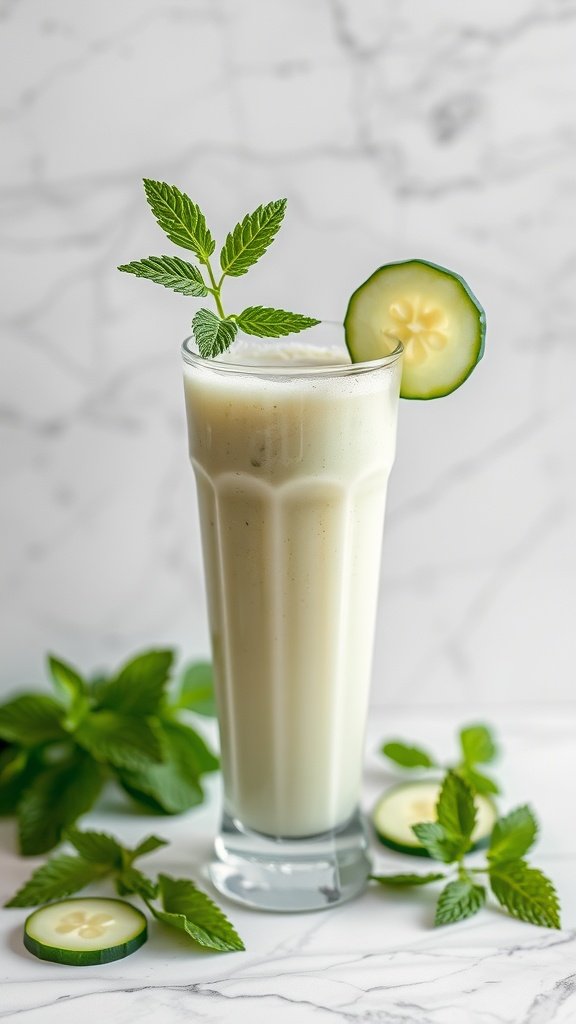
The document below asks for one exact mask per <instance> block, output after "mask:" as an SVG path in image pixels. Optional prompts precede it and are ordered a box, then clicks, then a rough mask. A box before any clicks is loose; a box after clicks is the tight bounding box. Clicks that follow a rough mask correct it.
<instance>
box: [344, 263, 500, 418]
mask: <svg viewBox="0 0 576 1024" xmlns="http://www.w3.org/2000/svg"><path fill="white" fill-rule="evenodd" d="M344 327H345V331H346V344H347V346H348V350H349V352H350V356H351V359H352V362H353V363H363V362H367V361H368V360H370V359H381V358H382V356H386V355H390V353H391V351H392V349H393V348H394V347H395V345H396V343H397V341H398V340H400V341H401V342H402V344H403V345H404V360H403V365H402V383H401V387H400V395H401V396H402V398H417V399H428V398H441V397H442V396H443V395H449V394H450V392H451V391H455V390H456V388H459V387H460V385H461V384H463V383H464V381H465V380H466V378H467V377H469V376H470V374H471V373H472V370H473V369H474V367H475V366H476V364H477V363H478V362H479V360H480V359H481V358H482V356H483V354H484V339H485V335H486V316H485V313H484V310H483V309H482V306H481V305H480V303H479V302H478V300H477V299H476V297H475V296H474V295H473V293H472V292H471V290H470V288H469V287H468V285H467V284H466V281H464V279H463V278H462V277H460V276H459V275H458V274H455V273H453V272H452V271H451V270H446V268H445V267H439V266H437V265H436V264H435V263H428V262H427V261H426V260H406V261H405V262H403V263H388V264H386V265H385V266H383V267H380V268H379V270H377V271H376V272H375V273H374V274H372V276H371V277H369V278H368V280H367V281H365V282H364V284H362V285H361V286H360V288H358V289H357V290H356V291H355V292H354V294H353V295H352V298H351V299H350V302H349V303H348V309H347V311H346V317H345V319H344Z"/></svg>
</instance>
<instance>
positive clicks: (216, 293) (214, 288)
mask: <svg viewBox="0 0 576 1024" xmlns="http://www.w3.org/2000/svg"><path fill="white" fill-rule="evenodd" d="M206 269H207V271H208V274H209V277H210V282H211V284H212V288H211V289H210V291H211V292H212V295H213V296H214V301H215V303H216V309H217V310H218V313H219V315H220V317H221V318H222V320H225V319H226V314H225V313H224V307H223V305H222V300H221V298H220V288H221V287H222V281H223V280H224V274H222V277H221V278H220V283H217V281H216V278H215V277H214V271H213V270H212V267H211V265H210V260H206Z"/></svg>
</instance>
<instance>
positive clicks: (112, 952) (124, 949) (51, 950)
mask: <svg viewBox="0 0 576 1024" xmlns="http://www.w3.org/2000/svg"><path fill="white" fill-rule="evenodd" d="M87 899H89V900H90V902H91V903H97V902H98V900H99V899H102V901H103V902H106V903H109V902H118V903H121V902H126V901H122V900H117V901H114V900H113V899H112V900H110V899H108V898H107V897H99V896H89V897H87ZM77 900H78V897H76V896H75V897H71V898H70V899H64V900H54V903H60V904H64V903H76V902H77ZM51 905H52V904H50V903H47V904H46V906H51ZM128 905H129V906H130V907H131V908H132V910H133V911H134V913H135V914H137V915H138V916H139V917H140V919H141V921H142V924H143V926H144V927H143V928H142V931H140V932H138V934H137V935H135V936H134V938H132V939H128V940H127V941H126V942H119V943H118V945H117V946H108V947H107V948H105V949H86V950H84V951H82V950H77V949H61V948H60V946H49V945H48V944H47V943H45V942H40V941H39V940H38V939H34V938H33V937H32V936H31V935H29V934H28V923H29V922H30V921H31V920H32V918H33V917H36V914H38V913H40V911H41V910H43V907H38V908H37V909H36V910H34V911H32V913H31V914H29V915H28V917H27V918H26V920H25V922H24V946H25V947H26V949H27V950H28V952H29V953H32V955H33V956H35V957H37V958H38V959H39V960H46V961H48V962H49V963H54V964H65V965H66V966H68V967H97V966H98V965H99V964H109V963H112V962H113V961H114V960H122V959H123V958H124V957H126V956H130V954H131V953H135V952H136V950H137V949H140V946H143V945H144V943H145V942H146V940H147V939H148V922H147V920H146V918H145V916H144V914H143V913H142V911H141V910H138V909H137V907H134V906H132V904H131V903H130V904H128Z"/></svg>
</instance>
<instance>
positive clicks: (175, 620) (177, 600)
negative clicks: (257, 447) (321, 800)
mask: <svg viewBox="0 0 576 1024" xmlns="http://www.w3.org/2000/svg"><path fill="white" fill-rule="evenodd" d="M575 52H576V3H574V0H540V2H528V0H508V2H507V3H501V2H496V0H487V2H485V3H483V4H481V5H478V4H462V3H456V0H436V2H435V3H426V2H424V0H414V2H407V3H395V2H393V0H362V2H353V0H315V2H313V3H310V2H309V0H291V2H290V3H288V2H286V0H243V2H242V3H241V4H240V3H234V2H233V0H171V2H164V3H163V2H160V0H150V2H147V3H144V4H143V3H142V2H141V0H121V2H118V0H99V3H98V4H79V3H73V2H72V0H47V2H41V0H20V2H9V0H4V2H3V3H1V4H0V75H1V78H2V88H1V92H0V139H1V142H0V148H1V152H2V159H1V161H0V275H1V278H0V279H1V280H2V301H1V303H0V330H1V342H2V352H3V355H2V374H1V376H0V389H1V396H0V431H1V437H2V455H1V471H2V481H3V487H2V496H1V499H0V527H1V534H2V552H3V558H2V563H3V568H2V574H1V579H0V588H1V594H2V634H3V638H2V649H3V671H2V685H3V686H4V687H5V688H8V687H9V686H10V685H11V684H14V685H18V684H23V683H25V682H26V683H28V682H29V681H30V680H34V679H37V678H39V677H40V675H41V661H42V656H43V652H44V651H45V650H46V649H47V648H54V649H56V650H58V651H60V652H62V653H63V654H64V655H67V656H69V657H70V658H75V659H77V660H78V661H79V662H80V663H81V664H83V665H85V666H86V667H89V666H91V665H95V664H98V663H102V662H104V663H106V662H108V663H110V662H112V661H114V659H119V658H121V657H123V656H124V655H125V654H126V653H128V651H130V650H131V649H133V648H136V647H138V646H139V645H144V644H146V643H149V642H166V641H169V642H174V643H177V644H180V645H181V646H182V647H183V648H184V649H185V650H186V651H192V652H206V650H207V646H208V641H207V626H206V619H205V612H204V601H203V594H202V578H201V565H200V554H199V543H198V524H197V518H196V512H195V504H194V502H195V499H194V488H193V483H192V477H191V473H190V471H189V468H188V464H187V458H186V450H185V439H184V424H183V403H182V396H181V383H180V369H179V356H178V345H179V340H180V339H181V337H182V336H183V335H184V334H185V333H186V332H187V329H188V325H189V321H190V318H191V315H192V312H193V309H194V308H195V304H194V302H193V300H188V299H184V298H182V297H180V296H174V295H170V294H169V293H167V292H164V291H162V290H161V289H157V288H155V287H153V286H152V285H148V284H146V283H144V282H139V281H136V280H132V279H128V278H126V277H124V276H121V275H119V274H118V273H117V271H116V270H115V267H116V265H117V264H118V263H120V262H124V261H126V260H128V259H131V258H137V257H140V256H144V255H147V254H149V253H155V252H161V251H163V250H165V248H166V246H165V244H164V241H163V237H162V235H161V233H160V232H159V230H158V228H157V227H156V225H155V224H154V222H153V219H152V218H151V217H150V215H149V213H148V211H147V208H146V205H145V202H144V200H143V196H142V194H141V190H140V185H139V179H140V178H141V177H142V175H144V174H146V175H149V176H152V177H163V178H168V179H170V180H174V181H176V182H178V183H179V184H180V185H181V186H182V187H184V188H186V189H187V190H188V191H190V192H191V193H192V194H193V195H194V197H195V198H196V199H197V200H198V201H199V202H200V203H201V204H202V205H203V206H204V207H205V208H206V210H207V211H208V213H209V218H210V221H211V223H213V225H214V228H215V230H216V231H217V232H218V233H219V234H220V236H221V235H222V234H223V232H225V231H226V230H228V228H229V227H230V226H231V225H232V224H233V223H234V221H235V220H236V219H237V217H238V216H239V215H242V214H243V213H244V212H245V210H246V209H247V208H250V207H253V206H254V205H256V204H257V203H258V202H260V201H262V200H266V199H269V198H273V197H275V196H279V195H286V196H288V199H289V216H288V219H287V224H286V227H285V229H284V231H283V233H282V235H281V236H280V239H279V240H278V242H277V243H276V244H275V251H274V253H271V254H270V255H269V256H268V257H267V258H266V259H264V260H263V261H262V263H261V265H260V267H259V269H258V270H255V271H254V272H253V273H252V274H251V275H249V277H248V278H247V279H242V280H239V281H238V282H236V283H235V284H233V285H231V290H232V288H234V290H235V294H236V296H237V297H238V300H239V301H241V299H242V298H243V297H249V298H250V300H253V299H254V297H255V296H256V297H257V299H259V300H261V301H264V302H268V303H270V304H280V305H283V306H285V307H288V308H290V307H292V308H295V309H298V310H302V311H308V312H310V313H312V314H316V315H319V316H322V317H327V318H328V317H339V316H341V315H342V314H343V311H344V308H345V303H346V297H347V296H348V295H349V294H350V292H351V291H352V289H353V288H354V287H355V286H356V285H357V284H358V283H359V282H360V281H361V280H363V278H364V277H365V276H366V275H367V274H368V273H369V272H370V271H371V270H372V269H373V268H374V267H375V266H377V265H378V264H379V263H381V262H385V261H387V260H390V259H396V258H404V257H408V256H411V255H420V256H424V257H428V258H430V259H432V260H435V261H437V262H439V263H442V264H446V265H448V266H453V267H456V268H458V269H459V270H460V271H461V272H463V273H464V274H465V275H466V276H467V277H468V278H469V280H470V282H471V283H472V284H473V287H474V288H475V290H476V291H477V293H478V294H479V295H480V296H481V297H482V299H483V301H484V303H485V305H486V308H487V311H488V321H489V337H488V348H487V354H486V358H485V361H484V365H483V366H482V367H481V368H480V369H479V370H478V372H477V373H476V374H475V375H474V376H473V377H472V378H471V380H470V381H469V382H468V383H467V385H466V387H465V388H464V389H463V390H462V391H461V392H458V393H456V394H455V395H454V396H452V397H451V398H449V399H447V400H445V401H443V402H437V403H424V404H418V403H412V404H411V403H408V402H405V403H403V405H402V410H401V425H400V440H399V452H398V460H397V466H396V469H395V472H394V477H393V480H392V485H391V491H390V501H389V517H388V524H387V532H386V539H385V546H384V568H383V577H382V592H381V602H380V610H379V618H378V631H377V645H376V665H375V683H374V701H375V702H376V703H379V704H380V703H385V702H389V701H392V702H393V701H394V700H398V699H401V698H402V696H403V695H405V694H406V692H410V694H411V697H412V699H413V701H414V702H421V703H424V704H430V703H435V702H440V703H465V702H466V701H468V700H469V699H470V698H471V696H472V695H473V696H474V697H478V696H479V695H481V696H482V698H483V699H484V700H485V701H487V702H490V703H492V702H498V701H511V700H517V699H520V700H526V701H535V700H538V699H539V698H541V697H542V696H543V695H544V694H545V696H546V698H557V699H565V698H571V696H572V692H573V680H572V671H571V668H572V666H573V664H574V661H575V660H576V650H575V639H574V637H575V633H574V630H573V628H572V619H573V608H574V597H575V584H574V579H575V562H576V545H575V543H574V519H575V499H576V482H575V474H574V465H575V443H574V438H575V433H576V429H575V428H576V414H575V412H574V408H575V406H574V398H573V392H574V378H575V375H576V374H575V371H576V355H575V353H576V346H575V344H574V319H575V314H576V302H575V299H574V267H575V249H574V213H575V206H576V204H575V191H576V186H575V181H576V173H575V172H576V120H575V118H576V115H575V110H576V103H575V99H576V95H575V93H576V71H575V64H574V53H575ZM170 251H171V250H170Z"/></svg>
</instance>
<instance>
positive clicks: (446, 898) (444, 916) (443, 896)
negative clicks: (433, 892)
mask: <svg viewBox="0 0 576 1024" xmlns="http://www.w3.org/2000/svg"><path fill="white" fill-rule="evenodd" d="M485 901H486V890H485V889H484V886H482V885H474V884H473V882H471V881H469V880H467V879H456V880H455V881H454V882H449V883H448V885H447V886H446V888H445V889H443V890H442V892H441V893H440V896H439V898H438V903H437V905H436V918H435V921H434V924H436V925H440V924H454V922H455V921H463V920H464V918H466V917H472V916H473V914H477V913H478V911H479V910H480V908H481V907H483V906H484V903H485Z"/></svg>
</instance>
